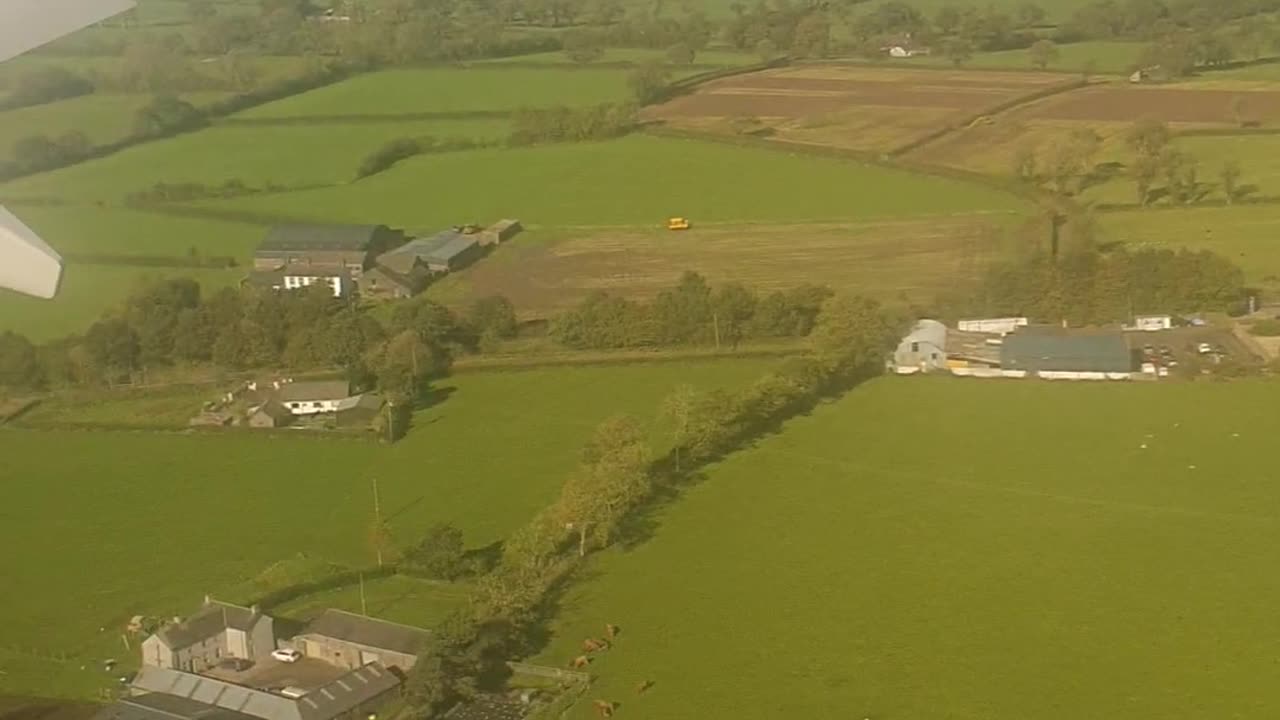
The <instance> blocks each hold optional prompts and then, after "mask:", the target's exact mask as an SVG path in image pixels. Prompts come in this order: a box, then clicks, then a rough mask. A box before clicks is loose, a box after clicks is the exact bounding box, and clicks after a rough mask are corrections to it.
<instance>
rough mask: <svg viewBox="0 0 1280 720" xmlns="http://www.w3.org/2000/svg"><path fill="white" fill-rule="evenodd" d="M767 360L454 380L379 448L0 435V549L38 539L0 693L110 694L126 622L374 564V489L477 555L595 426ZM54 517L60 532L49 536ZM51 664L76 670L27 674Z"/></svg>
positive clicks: (395, 524) (0, 567)
mask: <svg viewBox="0 0 1280 720" xmlns="http://www.w3.org/2000/svg"><path fill="white" fill-rule="evenodd" d="M767 366H768V361H760V360H718V361H707V362H692V363H689V362H685V363H679V364H676V363H668V364H661V363H658V364H636V365H626V366H611V367H573V368H555V369H545V370H530V371H522V372H508V373H474V374H467V375H460V376H457V377H455V378H452V379H450V380H448V381H446V382H445V383H442V385H441V386H440V389H441V393H442V394H445V395H447V399H445V400H443V401H442V402H439V403H438V404H436V405H434V406H433V407H431V408H429V409H426V410H423V411H421V412H419V413H418V414H417V416H416V417H415V418H414V429H413V430H412V431H411V433H410V435H409V436H408V437H407V438H405V439H404V440H402V441H401V442H400V443H398V444H396V445H395V446H393V447H390V448H387V447H383V446H379V445H375V444H373V443H367V442H363V441H360V440H337V439H333V438H309V437H305V436H302V435H298V436H290V435H285V436H280V435H269V436H264V435H255V434H252V433H248V432H246V433H229V434H222V435H207V434H196V435H189V434H185V433H148V432H124V433H120V432H69V431H56V430H17V429H9V430H4V431H0V456H2V457H4V470H3V478H4V481H5V486H6V500H5V502H4V503H3V504H0V542H3V543H4V544H5V545H6V546H8V547H10V548H20V547H24V546H27V547H29V546H30V543H31V542H32V539H33V538H42V540H41V542H40V551H39V552H38V553H36V552H26V551H22V552H18V551H15V552H7V553H3V554H0V577H3V578H5V583H6V585H7V586H8V587H26V588H39V592H25V593H4V594H0V610H3V611H4V612H6V613H8V614H9V615H10V616H12V617H20V618H23V622H22V623H20V624H16V625H14V626H13V627H11V628H10V632H9V633H8V634H7V635H6V638H5V641H4V642H3V643H0V670H3V671H4V672H0V693H4V692H18V691H22V692H26V693H34V694H47V695H51V696H54V695H58V696H75V695H81V696H85V695H92V694H93V692H94V691H95V689H96V688H98V687H101V686H103V685H104V684H109V683H111V682H113V678H111V677H110V676H103V675H102V674H101V672H100V671H98V670H97V668H98V665H97V664H96V662H97V661H98V660H100V659H102V658H106V657H125V656H127V655H128V654H127V653H125V654H122V650H121V647H120V640H119V637H118V633H119V630H118V628H120V627H122V626H123V624H124V623H125V622H127V621H128V619H129V617H130V616H132V615H133V614H135V613H150V614H158V615H172V614H175V613H182V612H184V611H187V610H188V609H189V608H190V607H191V606H192V605H193V604H194V603H198V602H199V599H200V597H201V596H202V595H203V594H204V593H206V592H208V593H213V594H217V593H219V592H230V591H232V590H234V589H236V588H240V587H242V586H243V585H244V583H245V579H246V578H252V577H255V576H258V575H259V574H261V573H262V572H263V571H264V569H267V568H269V567H271V566H274V565H276V564H278V563H280V562H282V561H287V560H289V559H290V558H295V557H297V556H298V554H299V553H305V554H306V555H307V556H308V557H310V558H311V559H312V560H313V561H315V562H327V563H338V564H342V565H348V566H363V565H368V564H370V563H371V562H372V555H371V551H370V550H369V548H368V546H367V544H366V538H367V530H368V526H369V522H370V520H371V517H372V515H371V513H372V496H371V491H370V481H371V480H372V479H373V478H377V480H378V482H379V490H380V492H381V500H382V508H383V512H384V513H385V516H386V517H387V519H388V521H389V523H390V525H391V527H392V530H393V532H394V533H395V536H396V538H397V539H398V540H399V541H401V542H406V543H407V542H412V541H413V540H414V539H415V537H416V535H417V534H418V533H420V532H422V531H423V530H424V529H425V528H426V527H427V526H429V525H430V524H432V523H435V522H442V521H447V522H452V523H454V524H456V525H457V526H458V527H460V528H461V529H462V530H463V531H464V533H465V537H466V541H467V543H468V545H469V546H471V547H481V546H484V545H488V544H490V543H492V542H494V541H495V540H498V539H500V538H502V537H504V536H505V535H506V534H507V533H509V532H510V531H511V530H512V529H514V528H515V527H517V526H518V525H520V524H521V523H523V522H524V521H526V520H527V519H528V518H529V517H530V516H531V515H532V514H533V513H534V512H535V511H537V510H538V509H540V508H541V507H543V506H544V505H545V504H546V503H548V502H549V501H550V500H551V498H552V497H553V496H554V494H555V493H556V491H557V489H558V487H559V484H560V482H561V481H562V480H563V479H564V477H565V475H566V474H567V473H568V472H569V471H570V470H571V469H572V467H573V465H574V462H575V458H576V454H577V452H578V450H579V448H580V447H581V444H582V443H583V442H584V441H585V440H586V439H587V437H588V436H589V434H590V432H591V430H592V429H593V428H594V427H595V425H596V424H597V423H598V422H599V421H601V420H603V419H604V418H605V417H607V416H609V415H611V414H614V413H618V412H631V413H634V414H635V415H636V416H637V417H639V418H641V419H643V420H644V421H646V422H649V421H651V420H652V419H653V418H654V417H655V416H656V413H657V406H658V402H659V400H660V399H661V398H662V397H663V396H664V395H666V394H667V393H668V392H670V391H671V390H672V389H673V388H674V387H675V386H676V385H678V384H681V383H690V384H693V385H695V386H701V387H736V386H738V385H740V384H744V383H746V382H748V381H750V380H753V379H754V378H755V377H757V376H758V375H759V374H760V373H761V372H762V371H763V368H765V367H767ZM215 392H216V391H215ZM192 409H193V410H194V409H195V408H194V407H193V408H192ZM481 428H482V429H483V431H480V429H481ZM658 442H661V438H660V436H659V434H658V433H657V431H656V430H655V443H658ZM248 498H252V501H251V502H250V501H247V499H248ZM196 505H198V507H199V510H198V511H193V507H195V506H196ZM53 522H56V523H57V525H58V527H59V528H60V529H59V530H58V531H57V532H49V528H50V523H53ZM344 597H345V596H344ZM397 598H398V594H397V591H395V589H394V588H390V589H389V590H388V592H387V593H386V595H385V599H386V601H387V602H388V603H389V604H390V605H396V604H397V603H399V605H398V606H399V607H402V609H403V610H404V612H406V613H411V612H419V611H422V612H427V610H426V609H424V606H419V605H418V604H416V603H415V602H413V601H411V600H408V599H404V598H399V599H397ZM348 600H349V598H347V599H341V600H339V599H335V602H339V601H340V604H345V603H347V602H348ZM447 600H448V598H444V599H443V601H444V602H445V604H447ZM437 607H439V606H437ZM407 619H412V618H407ZM99 628H105V630H102V631H100V630H99ZM53 654H65V655H66V656H67V658H68V659H67V660H66V661H65V662H61V661H51V660H45V661H42V662H41V663H40V664H38V665H36V664H30V663H28V664H25V665H24V664H23V658H25V657H45V658H47V657H48V656H49V655H53ZM89 661H92V662H89ZM86 662H88V667H89V670H87V671H81V670H80V669H79V668H80V666H81V665H82V664H85V663H86ZM29 670H30V671H29ZM6 673H8V674H6Z"/></svg>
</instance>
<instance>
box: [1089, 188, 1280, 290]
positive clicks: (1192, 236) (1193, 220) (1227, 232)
mask: <svg viewBox="0 0 1280 720" xmlns="http://www.w3.org/2000/svg"><path fill="white" fill-rule="evenodd" d="M1098 218H1099V221H1100V223H1101V226H1102V229H1103V231H1104V232H1105V233H1106V236H1107V238H1108V239H1110V240H1118V241H1121V242H1124V243H1127V244H1130V245H1133V246H1154V247H1169V248H1179V247H1186V248H1191V249H1192V250H1212V251H1213V252H1216V253H1218V254H1220V255H1223V256H1224V257H1226V258H1228V259H1230V260H1231V261H1232V262H1234V263H1236V264H1237V265H1239V266H1240V267H1241V268H1242V269H1243V270H1244V273H1245V281H1246V282H1248V283H1251V284H1259V283H1264V284H1267V285H1271V286H1274V285H1275V283H1277V282H1280V244H1277V243H1276V237H1277V234H1280V213H1277V212H1276V207H1275V206H1274V205H1238V206H1236V207H1209V208H1188V209H1148V210H1134V211H1125V212H1115V213H1102V214H1100V215H1099V216H1098Z"/></svg>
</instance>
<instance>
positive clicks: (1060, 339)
mask: <svg viewBox="0 0 1280 720" xmlns="http://www.w3.org/2000/svg"><path fill="white" fill-rule="evenodd" d="M1000 367H1001V368H1003V369H1005V370H1023V371H1026V372H1090V373H1129V372H1133V370H1134V369H1135V367H1136V362H1135V359H1134V353H1133V350H1131V349H1130V347H1129V342H1128V341H1127V340H1126V339H1125V337H1124V335H1123V334H1121V333H1118V332H1111V333H1100V334H1093V335H1062V334H1055V333H1052V332H1027V331H1019V332H1015V333H1012V334H1010V335H1006V336H1005V337H1004V341H1003V343H1002V344H1001V346H1000Z"/></svg>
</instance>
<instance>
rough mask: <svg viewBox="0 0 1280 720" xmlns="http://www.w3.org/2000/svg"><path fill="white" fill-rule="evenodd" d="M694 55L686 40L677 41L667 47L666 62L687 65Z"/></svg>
mask: <svg viewBox="0 0 1280 720" xmlns="http://www.w3.org/2000/svg"><path fill="white" fill-rule="evenodd" d="M694 57H695V53H694V50H693V48H692V47H690V45H689V43H687V42H678V43H676V44H675V45H672V46H671V47H669V48H667V62H669V63H671V64H672V65H688V64H690V63H692V62H693V58H694Z"/></svg>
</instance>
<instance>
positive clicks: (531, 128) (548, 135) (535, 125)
mask: <svg viewBox="0 0 1280 720" xmlns="http://www.w3.org/2000/svg"><path fill="white" fill-rule="evenodd" d="M635 125H636V108H635V106H634V105H629V104H625V103H624V104H614V103H605V104H603V105H594V106H591V107H584V108H568V107H564V106H560V107H554V108H546V109H532V108H523V109H520V110H517V111H516V112H515V114H514V115H513V116H512V118H511V126H512V129H511V136H510V138H509V139H508V142H509V143H510V144H511V145H533V144H536V143H544V142H583V141H586V140H607V139H609V138H615V137H620V136H622V135H625V134H627V133H628V132H630V131H631V129H632V128H634V127H635Z"/></svg>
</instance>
